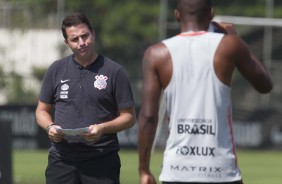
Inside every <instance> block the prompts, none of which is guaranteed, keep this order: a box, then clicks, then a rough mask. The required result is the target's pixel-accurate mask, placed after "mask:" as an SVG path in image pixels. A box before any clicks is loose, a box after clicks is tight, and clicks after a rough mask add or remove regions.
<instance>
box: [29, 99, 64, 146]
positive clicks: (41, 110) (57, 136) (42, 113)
mask: <svg viewBox="0 0 282 184" xmlns="http://www.w3.org/2000/svg"><path fill="white" fill-rule="evenodd" d="M52 109H53V105H52V104H47V103H44V102H42V101H38V105H37V108H36V111H35V116H36V120H37V124H38V125H39V126H40V127H41V128H43V129H45V130H46V131H47V133H48V135H49V138H50V140H51V141H53V142H60V141H61V140H62V138H63V133H60V132H57V130H56V129H55V128H56V127H57V128H60V126H58V125H55V124H54V122H53V120H52V116H51V111H52ZM51 125H52V126H51Z"/></svg>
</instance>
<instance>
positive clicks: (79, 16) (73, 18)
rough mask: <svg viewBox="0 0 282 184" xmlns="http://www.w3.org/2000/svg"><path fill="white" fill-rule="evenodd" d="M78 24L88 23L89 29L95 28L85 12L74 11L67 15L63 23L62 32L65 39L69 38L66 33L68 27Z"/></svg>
mask: <svg viewBox="0 0 282 184" xmlns="http://www.w3.org/2000/svg"><path fill="white" fill-rule="evenodd" d="M78 24H86V25H87V27H88V28H89V30H90V31H91V32H92V31H93V28H92V26H91V24H90V22H89V20H88V18H87V17H86V16H85V15H84V14H83V13H79V12H78V13H73V14H71V15H68V16H66V17H65V19H64V20H63V23H62V27H61V29H62V33H63V36H64V38H65V39H67V38H68V36H67V33H66V28H67V27H71V26H76V25H78Z"/></svg>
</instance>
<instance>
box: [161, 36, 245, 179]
mask: <svg viewBox="0 0 282 184" xmlns="http://www.w3.org/2000/svg"><path fill="white" fill-rule="evenodd" d="M222 37H223V34H220V33H208V32H186V33H182V34H180V35H178V36H175V37H172V38H170V39H167V40H164V41H163V43H164V44H165V45H166V47H167V48H168V50H169V52H170V55H171V57H172V65H173V72H172V78H171V80H170V82H169V84H168V86H167V87H166V89H165V90H164V98H165V100H166V103H167V109H166V110H167V115H168V117H169V130H170V134H169V137H168V140H167V144H166V149H165V152H164V160H163V166H162V172H161V175H160V180H161V181H178V182H209V183H212V182H231V181H238V180H240V179H241V175H240V171H239V168H238V167H237V159H236V153H235V147H234V142H233V135H232V114H231V100H230V92H231V89H230V87H228V86H226V85H224V84H223V83H222V82H221V81H220V80H219V79H218V77H217V76H216V73H215V70H214V62H213V60H214V55H215V51H216V49H217V47H218V45H219V43H220V41H221V40H222Z"/></svg>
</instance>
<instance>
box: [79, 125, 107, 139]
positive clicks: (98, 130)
mask: <svg viewBox="0 0 282 184" xmlns="http://www.w3.org/2000/svg"><path fill="white" fill-rule="evenodd" d="M103 129H104V127H103V125H102V124H95V125H90V126H89V132H87V133H82V134H81V136H82V137H83V138H84V139H85V140H86V141H88V142H95V141H97V140H99V139H100V137H101V135H102V134H103Z"/></svg>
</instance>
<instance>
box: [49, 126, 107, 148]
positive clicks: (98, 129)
mask: <svg viewBox="0 0 282 184" xmlns="http://www.w3.org/2000/svg"><path fill="white" fill-rule="evenodd" d="M58 129H61V127H60V126H58V125H55V124H53V125H51V126H50V127H49V129H48V130H47V131H48V132H47V133H48V136H49V139H50V140H51V141H52V142H55V143H59V142H61V141H62V139H63V137H64V133H63V132H61V131H58ZM103 129H104V127H103V125H102V124H95V125H90V126H89V132H85V133H82V134H81V136H82V137H83V138H84V140H86V141H88V142H95V141H97V140H99V139H100V137H101V135H102V134H103Z"/></svg>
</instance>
